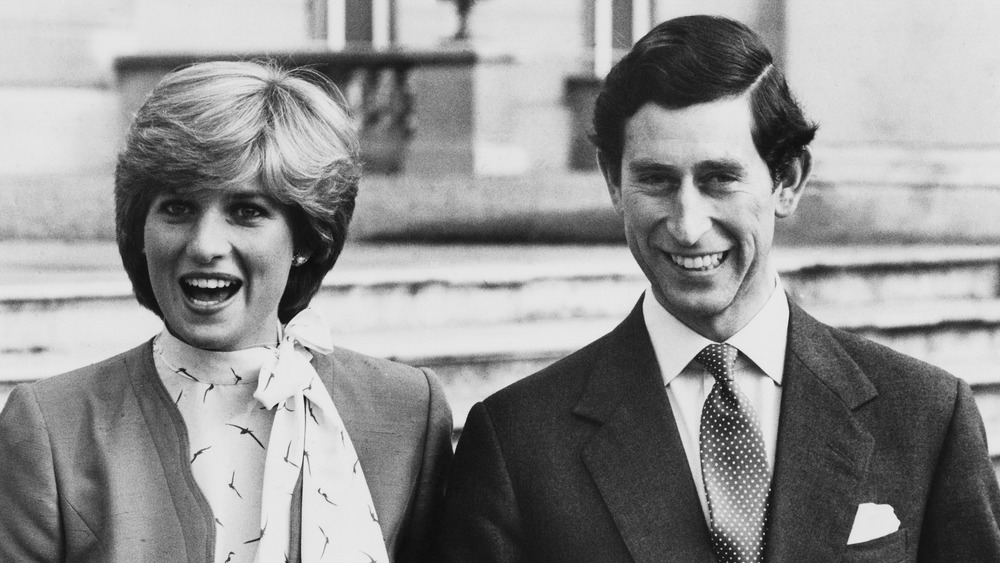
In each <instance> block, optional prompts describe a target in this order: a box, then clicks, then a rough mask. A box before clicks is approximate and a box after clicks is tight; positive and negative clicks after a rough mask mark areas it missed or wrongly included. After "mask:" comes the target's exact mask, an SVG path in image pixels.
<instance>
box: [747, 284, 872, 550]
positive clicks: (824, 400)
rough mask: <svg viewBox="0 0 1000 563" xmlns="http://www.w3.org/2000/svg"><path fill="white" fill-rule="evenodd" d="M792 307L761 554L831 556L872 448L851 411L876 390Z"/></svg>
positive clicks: (840, 542)
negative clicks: (764, 535) (767, 519)
mask: <svg viewBox="0 0 1000 563" xmlns="http://www.w3.org/2000/svg"><path fill="white" fill-rule="evenodd" d="M790 308H791V317H790V321H789V329H788V331H789V332H788V335H789V336H788V352H787V353H786V357H785V374H784V379H783V384H782V387H783V389H782V401H781V415H780V416H781V418H780V422H779V425H778V444H777V454H776V459H775V470H774V479H773V481H772V482H773V485H772V490H771V503H770V512H769V532H768V545H767V550H766V560H769V561H833V560H837V559H839V557H840V555H841V552H842V551H843V548H844V545H845V544H846V541H847V536H848V533H849V531H850V528H851V525H852V523H853V521H854V516H855V512H856V511H857V507H858V503H859V502H860V500H861V491H860V490H859V489H860V485H861V484H862V482H863V481H864V478H865V475H866V473H867V470H868V464H869V458H870V457H871V453H872V449H873V447H874V439H873V438H872V437H871V435H869V434H868V433H867V432H866V431H865V430H863V429H862V428H861V426H860V425H859V424H858V423H857V421H856V420H855V417H854V414H853V412H852V411H854V410H855V409H857V408H859V407H860V406H861V405H863V404H864V403H866V402H868V401H870V400H872V399H873V398H875V396H876V394H877V393H876V391H875V388H874V386H873V385H872V384H871V382H870V381H869V380H868V378H867V377H865V375H864V374H863V373H862V372H861V370H860V368H858V366H857V365H856V364H855V363H854V362H853V361H852V360H851V359H850V357H848V356H847V355H846V353H845V352H844V351H843V349H842V348H841V346H840V344H839V343H838V342H837V341H836V339H834V338H833V336H832V335H831V334H830V332H829V329H828V328H827V327H826V326H824V325H822V324H820V323H819V322H818V321H816V320H815V319H813V318H812V317H810V316H809V315H807V314H806V313H805V312H803V311H802V310H801V309H799V308H798V307H797V306H796V305H794V304H792V303H790Z"/></svg>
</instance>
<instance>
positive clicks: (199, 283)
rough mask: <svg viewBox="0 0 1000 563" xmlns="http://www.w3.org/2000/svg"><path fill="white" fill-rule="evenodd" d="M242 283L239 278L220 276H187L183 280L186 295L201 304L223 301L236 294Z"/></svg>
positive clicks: (182, 286)
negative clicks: (223, 277) (232, 278)
mask: <svg viewBox="0 0 1000 563" xmlns="http://www.w3.org/2000/svg"><path fill="white" fill-rule="evenodd" d="M241 285H242V284H241V283H240V282H239V281H238V280H224V279H219V278H185V279H183V280H182V281H181V288H182V289H183V290H184V293H185V295H187V296H188V297H189V298H190V299H191V300H193V301H195V302H197V303H201V304H212V303H221V302H223V301H225V300H227V299H229V298H230V297H232V296H233V295H235V294H236V292H237V291H238V290H239V288H240V286H241Z"/></svg>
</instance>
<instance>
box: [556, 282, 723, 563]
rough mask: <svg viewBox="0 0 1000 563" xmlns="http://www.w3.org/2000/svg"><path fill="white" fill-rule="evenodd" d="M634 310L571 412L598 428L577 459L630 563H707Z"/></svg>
mask: <svg viewBox="0 0 1000 563" xmlns="http://www.w3.org/2000/svg"><path fill="white" fill-rule="evenodd" d="M641 303H642V301H641V300H640V302H639V304H638V305H636V307H635V309H633V311H632V313H631V314H630V315H629V316H628V318H626V319H625V321H624V322H622V324H621V325H619V326H618V328H616V329H615V330H614V331H613V332H612V333H611V335H610V338H609V340H608V348H607V351H606V353H605V354H604V356H603V357H602V359H601V360H600V361H599V362H597V363H596V365H595V367H594V371H593V373H592V375H591V376H590V380H589V382H588V387H587V389H586V391H585V392H584V394H583V396H582V398H581V400H580V402H579V403H578V404H577V407H576V409H575V412H576V413H577V414H579V415H581V416H583V417H586V418H589V419H591V420H594V421H597V422H598V423H600V424H601V428H600V430H598V432H597V433H596V434H595V435H594V437H593V438H592V439H591V441H590V442H589V443H588V444H587V445H586V446H585V447H584V450H583V460H584V463H585V465H586V466H587V468H588V470H589V471H590V474H591V476H592V477H593V479H594V482H595V484H596V485H597V488H598V489H599V490H600V493H601V495H602V497H603V498H604V501H605V503H606V504H607V506H608V509H609V511H610V512H611V514H612V517H613V518H614V521H615V524H616V525H617V527H618V530H619V531H620V532H621V535H622V538H623V539H624V541H625V544H626V546H627V547H628V549H629V552H630V553H631V554H632V557H633V558H634V559H635V560H636V561H638V562H642V561H664V560H669V561H675V560H676V561H712V560H713V559H712V552H711V547H710V544H709V539H708V529H707V526H706V525H705V520H704V517H703V513H702V510H701V505H700V502H699V500H698V495H697V492H696V490H695V487H694V481H693V479H692V477H691V471H690V469H689V468H688V463H687V457H686V456H685V453H684V447H683V445H682V444H681V441H680V436H679V434H678V432H677V426H676V424H675V423H674V418H673V414H672V411H671V409H670V404H669V402H668V401H667V396H666V392H665V391H664V388H663V379H662V377H661V375H660V371H659V367H658V364H657V363H656V358H655V355H654V353H653V348H652V344H651V343H650V341H649V335H648V333H647V332H646V327H645V323H644V321H643V316H642V308H641Z"/></svg>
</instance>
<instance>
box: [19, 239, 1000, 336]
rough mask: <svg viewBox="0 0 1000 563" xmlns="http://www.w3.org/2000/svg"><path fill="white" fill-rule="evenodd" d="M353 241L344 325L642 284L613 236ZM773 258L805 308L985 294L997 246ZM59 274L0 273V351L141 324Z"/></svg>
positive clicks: (99, 284) (477, 316) (111, 299)
mask: <svg viewBox="0 0 1000 563" xmlns="http://www.w3.org/2000/svg"><path fill="white" fill-rule="evenodd" d="M357 246H363V248H362V249H360V250H355V251H354V253H353V254H351V253H350V252H348V253H345V263H344V264H342V265H338V268H336V269H335V270H334V271H333V273H331V275H330V276H329V278H328V279H327V280H326V281H325V283H324V286H323V289H322V291H321V292H320V294H319V295H318V296H317V298H316V300H315V301H314V303H315V305H316V306H317V307H318V308H320V309H322V310H324V311H326V312H327V314H328V316H329V317H330V320H331V321H332V322H333V324H334V326H335V327H337V328H338V329H340V330H343V331H353V330H368V329H372V328H377V327H399V326H413V327H426V326H448V325H455V324H459V325H464V324H475V325H480V324H490V323H505V322H513V321H530V320H536V319H570V318H581V317H583V318H599V317H606V316H611V317H617V316H621V315H623V314H624V313H625V312H627V311H628V309H629V307H631V305H632V303H633V302H634V300H635V298H636V296H637V295H638V294H639V293H640V292H641V291H642V289H643V288H644V287H645V286H646V285H647V282H646V281H645V278H644V277H643V276H642V274H641V272H640V271H639V269H638V267H637V266H636V265H635V263H634V262H633V260H632V257H631V255H630V254H629V253H628V251H627V250H626V249H625V248H624V247H621V246H615V245H606V246H565V247H560V246H548V247H530V246H511V247H489V246H476V245H471V246H470V245H462V246H458V247H434V246H415V245H393V246H370V245H357ZM102 264H103V267H104V268H114V267H116V265H114V264H113V263H111V262H109V261H105V262H103V263H102ZM777 268H778V270H779V272H780V273H781V275H782V279H783V280H784V283H785V286H786V288H787V289H788V291H789V293H790V294H791V295H792V296H793V298H794V299H795V300H796V301H797V302H799V303H801V304H803V305H805V306H807V307H809V308H812V307H813V306H814V305H824V306H825V305H828V304H835V305H837V306H853V305H859V304H861V305H863V304H880V305H881V304H885V303H894V302H900V303H909V302H912V301H914V300H942V299H956V300H957V299H963V300H979V299H991V298H995V297H997V296H998V288H1000V248H995V247H914V248H882V249H871V248H854V249H811V248H798V249H780V250H779V253H778V256H777ZM57 273H58V274H59V275H54V276H47V277H44V278H43V277H42V276H35V277H32V276H21V277H20V278H18V277H13V279H12V280H11V281H9V282H7V283H3V282H4V280H3V279H2V278H0V315H3V323H4V324H5V325H7V324H9V325H10V326H16V327H18V330H17V331H0V349H11V348H24V347H36V346H45V345H46V344H45V341H47V340H49V341H50V340H51V332H50V331H51V330H52V329H53V327H56V326H60V325H63V323H66V322H68V323H69V324H68V325H63V326H69V327H70V328H72V330H73V331H78V327H79V326H85V325H86V324H87V323H88V320H87V319H86V316H88V315H91V314H103V313H101V311H104V312H106V313H108V314H110V315H111V316H113V317H116V318H119V319H121V321H120V323H119V325H120V326H122V328H123V329H125V330H126V332H132V331H133V328H132V327H134V328H135V329H141V328H142V327H143V326H145V325H143V324H142V321H141V320H140V319H141V315H139V314H137V313H134V312H129V309H130V308H135V307H134V299H133V297H132V296H131V288H130V286H129V284H128V282H127V280H126V279H125V278H124V274H122V273H120V272H117V271H109V272H108V273H107V274H105V275H104V276H101V277H96V278H95V277H91V278H88V277H86V276H83V277H82V279H81V277H80V276H78V277H77V279H74V278H73V277H70V278H69V279H68V280H67V281H60V278H63V277H65V276H64V275H63V274H62V273H59V272H57ZM10 275H11V276H13V274H10ZM74 315H77V316H79V315H83V318H80V319H77V320H76V321H72V317H73V316H74ZM127 323H131V324H127ZM15 332H16V334H15Z"/></svg>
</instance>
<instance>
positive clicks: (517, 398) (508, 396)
mask: <svg viewBox="0 0 1000 563" xmlns="http://www.w3.org/2000/svg"><path fill="white" fill-rule="evenodd" d="M612 340H613V332H612V333H608V334H606V335H604V336H602V337H601V338H598V339H597V340H595V341H593V342H591V343H589V344H587V345H586V346H584V347H583V348H581V349H579V350H577V351H575V352H573V353H571V354H569V355H567V356H565V357H563V358H562V359H560V360H558V361H556V362H555V363H553V364H552V365H549V366H548V367H545V368H543V369H541V370H539V371H537V372H535V373H532V374H531V375H528V376H526V377H524V378H522V379H520V380H518V381H516V382H514V383H512V384H510V385H508V386H507V387H504V388H503V389H501V390H499V391H497V392H495V393H493V394H492V395H490V396H489V397H487V398H486V399H485V400H484V401H483V403H484V404H485V405H486V407H487V409H489V410H490V412H491V413H494V414H496V415H502V414H503V413H509V414H511V415H513V416H516V417H518V418H523V417H526V416H531V415H532V414H533V413H540V414H544V413H546V412H548V413H555V412H557V411H565V410H569V409H572V408H573V407H574V406H575V405H576V404H577V402H578V401H579V399H580V397H581V395H582V394H583V393H584V391H585V389H586V387H587V385H588V382H589V380H590V376H591V375H592V374H593V373H594V370H595V369H596V367H597V366H598V365H599V364H600V363H601V362H602V361H603V359H604V358H605V357H606V356H607V355H608V354H609V352H610V350H611V348H612V346H613V343H612Z"/></svg>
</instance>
